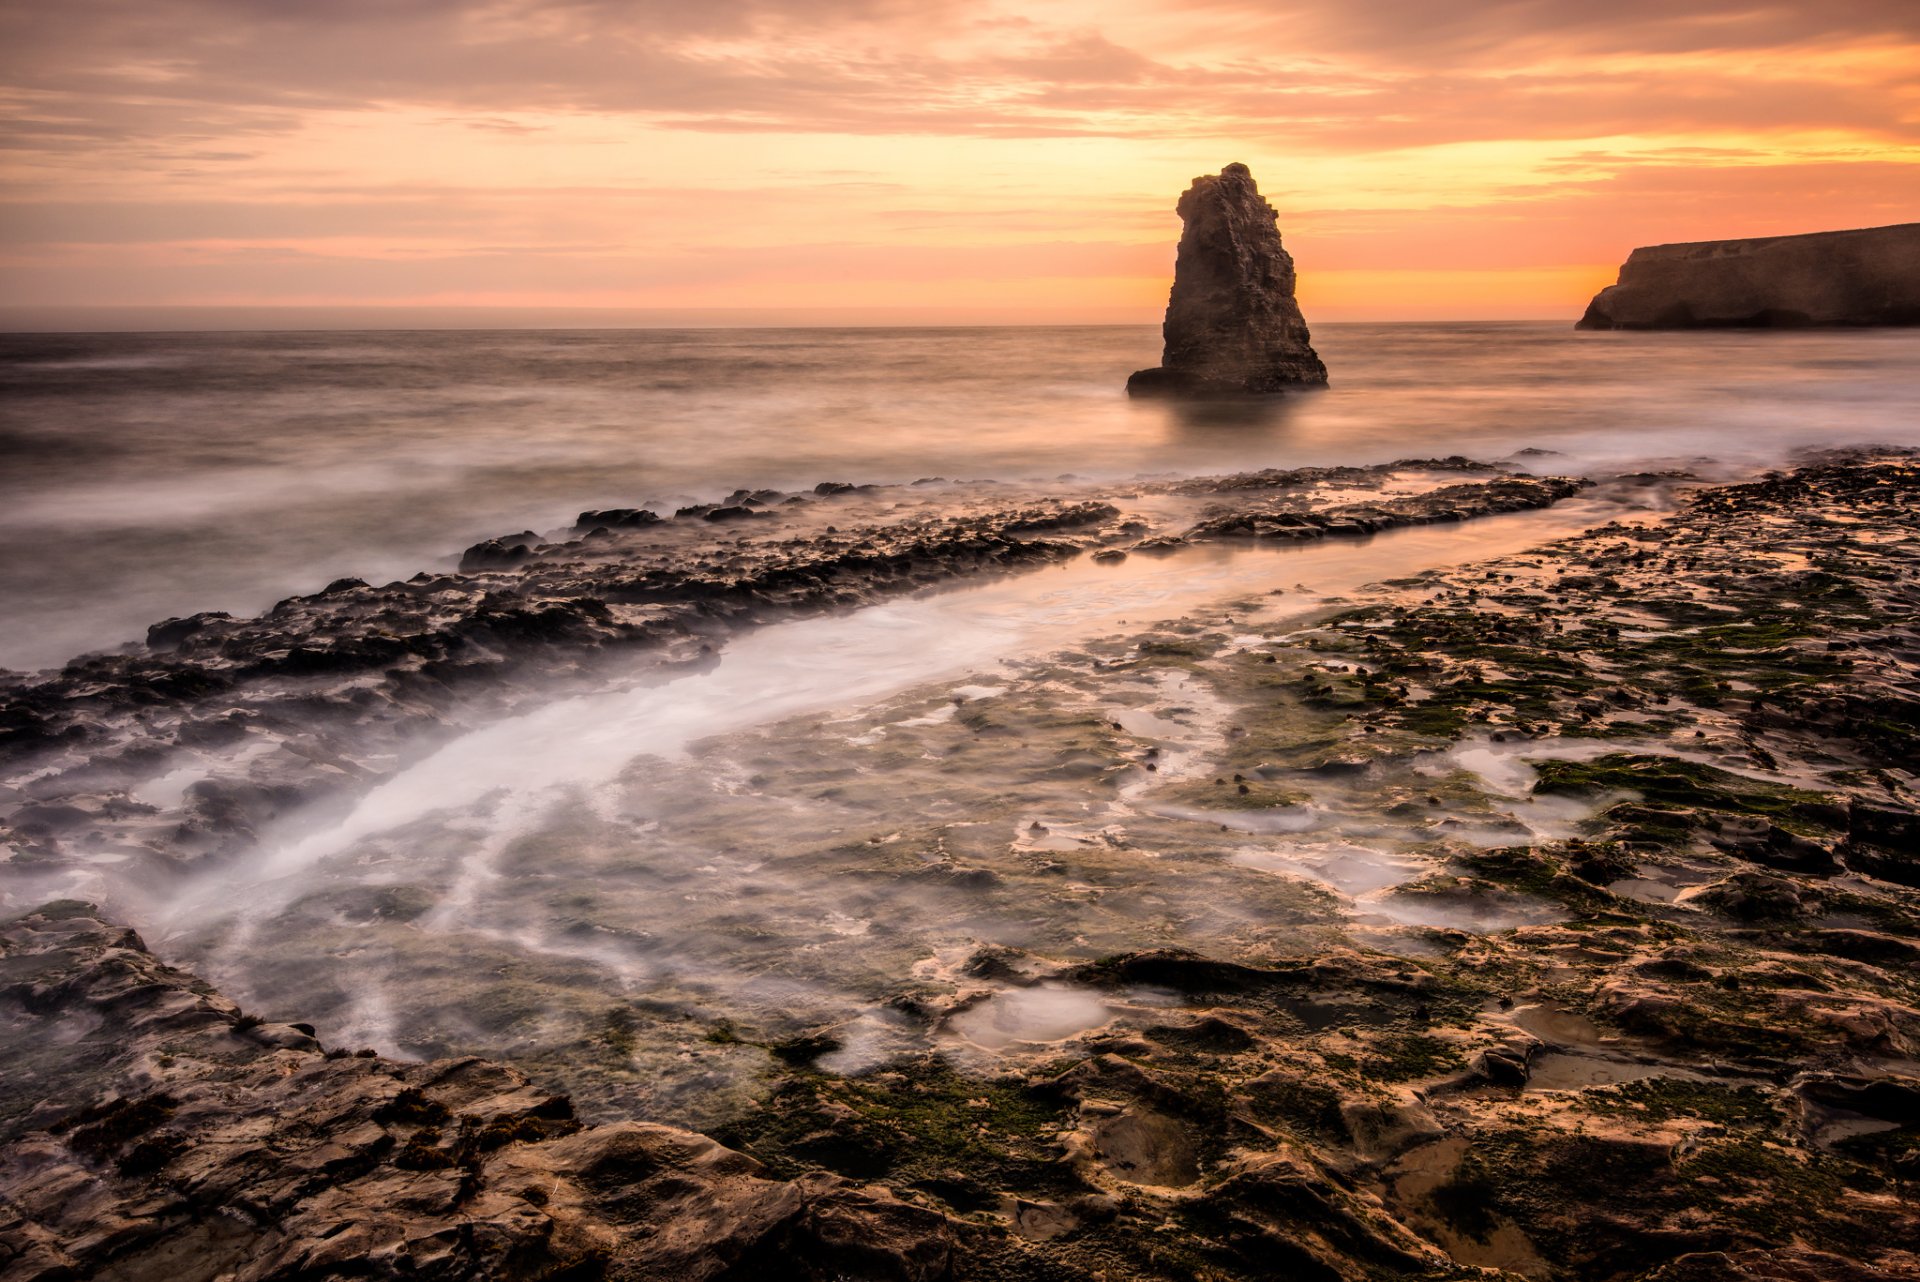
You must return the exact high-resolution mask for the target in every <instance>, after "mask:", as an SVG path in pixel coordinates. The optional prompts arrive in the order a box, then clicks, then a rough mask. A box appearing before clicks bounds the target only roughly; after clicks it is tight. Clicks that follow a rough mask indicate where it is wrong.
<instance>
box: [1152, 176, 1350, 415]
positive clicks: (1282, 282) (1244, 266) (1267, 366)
mask: <svg viewBox="0 0 1920 1282" xmlns="http://www.w3.org/2000/svg"><path fill="white" fill-rule="evenodd" d="M1179 213H1180V220H1181V223H1182V224H1183V228H1182V231H1181V233H1180V250H1179V256H1178V257H1177V259H1176V260H1175V262H1174V268H1173V293H1172V296H1171V297H1170V298H1169V299H1168V301H1167V319H1166V325H1165V334H1166V351H1165V353H1164V355H1162V357H1161V360H1160V364H1159V366H1158V367H1156V368H1154V369H1143V370H1140V371H1138V372H1136V373H1135V374H1134V375H1133V376H1132V377H1131V378H1129V379H1128V380H1127V393H1128V395H1131V396H1245V395H1264V394H1269V393H1274V392H1283V391H1286V390H1287V389H1289V388H1297V387H1320V386H1324V385H1325V384H1326V381H1327V367H1326V366H1325V365H1324V364H1323V363H1322V362H1321V360H1320V356H1319V354H1318V353H1317V352H1315V351H1314V350H1313V344H1312V342H1311V341H1310V338H1309V335H1308V333H1307V322H1306V318H1305V317H1304V316H1302V315H1301V314H1300V305H1299V304H1298V303H1297V302H1295V301H1294V297H1293V288H1294V274H1293V257H1292V255H1290V254H1288V253H1287V251H1286V249H1285V248H1284V247H1283V246H1282V245H1281V243H1280V227H1279V220H1278V218H1277V216H1276V215H1275V213H1274V210H1273V206H1272V205H1270V204H1268V203H1267V202H1266V201H1265V200H1264V199H1262V197H1261V195H1260V192H1259V189H1258V188H1257V187H1255V186H1254V183H1253V175H1252V174H1251V173H1249V172H1248V170H1247V167H1246V166H1245V165H1240V164H1233V165H1228V166H1227V167H1226V168H1225V169H1222V170H1221V171H1220V172H1219V174H1218V175H1203V176H1201V177H1199V178H1196V179H1194V180H1193V186H1191V187H1189V188H1187V190H1186V192H1185V194H1183V195H1182V196H1181V197H1180V204H1179Z"/></svg>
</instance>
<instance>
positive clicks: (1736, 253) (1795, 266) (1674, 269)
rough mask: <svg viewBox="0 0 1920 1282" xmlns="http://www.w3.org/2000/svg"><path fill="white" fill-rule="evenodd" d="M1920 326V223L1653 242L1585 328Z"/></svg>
mask: <svg viewBox="0 0 1920 1282" xmlns="http://www.w3.org/2000/svg"><path fill="white" fill-rule="evenodd" d="M1808 325H1920V223H1902V224H1900V225H1898V226H1893V227H1868V228H1862V229H1860V230H1858V231H1829V232H1814V233H1811V234H1808V235H1804V236H1762V237H1757V238H1754V239H1751V240H1705V241H1695V242H1691V243H1688V244H1680V245H1651V246H1646V247H1643V248H1640V249H1636V250H1634V251H1633V253H1632V254H1631V255H1629V256H1628V258H1627V261H1626V264H1625V265H1624V266H1622V267H1621V269H1620V280H1619V283H1617V284H1614V285H1609V286H1607V287H1606V288H1605V289H1603V290H1601V291H1600V292H1599V293H1598V294H1596V295H1595V296H1594V299H1593V301H1592V302H1591V303H1589V304H1588V305H1587V311H1586V315H1585V316H1583V317H1581V319H1580V322H1579V324H1578V326H1577V327H1576V328H1579V329H1730V328H1741V329H1753V328H1769V327H1797V326H1808Z"/></svg>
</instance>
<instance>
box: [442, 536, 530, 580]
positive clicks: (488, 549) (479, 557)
mask: <svg viewBox="0 0 1920 1282" xmlns="http://www.w3.org/2000/svg"><path fill="white" fill-rule="evenodd" d="M539 541H540V536H539V535H537V534H535V533H534V532H533V531H532V530H528V531H526V532H525V533H522V534H515V535H510V536H508V537H507V538H504V539H486V540H484V541H483V542H480V543H476V544H474V545H473V546H472V547H470V548H468V549H467V550H466V551H465V552H464V553H462V554H461V557H460V570H461V572H462V573H467V574H470V573H472V572H473V571H475V570H504V569H506V568H508V567H509V566H515V565H519V564H520V563H521V562H522V561H528V560H531V559H532V558H533V548H534V545H535V544H537V543H539Z"/></svg>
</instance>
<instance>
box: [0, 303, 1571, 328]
mask: <svg viewBox="0 0 1920 1282" xmlns="http://www.w3.org/2000/svg"><path fill="white" fill-rule="evenodd" d="M509 318H512V319H511V322H509ZM1161 319H1162V318H1161V315H1160V314H1159V313H1158V312H1157V311H1156V312H1155V313H1154V314H1151V315H1146V316H1143V315H1140V314H1139V313H1138V311H1137V310H1136V309H1133V308H1060V309H1053V308H1044V309H1043V308H964V307H855V308H835V307H604V306H602V307H594V306H582V307H576V306H558V307H556V306H537V305H536V306H523V305H515V304H435V303H395V304H304V303H258V304H253V303H243V304H224V303H154V304H115V303H98V304H91V303H79V304H58V305H51V306H34V305H31V304H28V305H20V304H12V305H6V306H0V333H7V334H109V333H118V334H142V333H246V332H261V331H267V332H288V333H300V332H325V331H362V332H382V331H421V332H428V331H443V332H450V331H460V330H476V331H485V330H617V329H634V330H642V329H652V330H676V329H683V330H701V329H712V330H720V329H1135V328H1157V327H1159V325H1160V324H1161ZM1575 319H1577V317H1568V316H1565V315H1564V314H1562V313H1554V314H1542V315H1532V316H1529V315H1506V316H1472V315H1465V316H1461V315H1452V316H1446V315H1423V316H1364V315H1363V316H1350V315H1340V316H1335V317H1331V318H1328V319H1325V320H1322V321H1317V322H1313V323H1314V324H1317V325H1326V326H1334V325H1392V324H1409V325H1417V324H1483V325H1499V324H1509V325H1520V324H1541V323H1553V322H1556V321H1560V320H1564V321H1565V323H1567V324H1569V325H1571V324H1572V323H1573V321H1574V320H1575ZM383 322H384V323H383ZM610 322H611V323H610Z"/></svg>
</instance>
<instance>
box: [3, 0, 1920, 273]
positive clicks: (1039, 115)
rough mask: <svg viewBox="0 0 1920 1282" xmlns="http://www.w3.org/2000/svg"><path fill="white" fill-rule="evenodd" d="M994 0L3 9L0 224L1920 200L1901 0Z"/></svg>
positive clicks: (1501, 224) (1474, 217)
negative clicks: (1227, 172)
mask: <svg viewBox="0 0 1920 1282" xmlns="http://www.w3.org/2000/svg"><path fill="white" fill-rule="evenodd" d="M1015 3H1016V0H967V3H961V2H960V0H710V2H707V3H701V4H687V3H685V2H684V0H675V2H673V3H668V2H667V0H637V2H635V0H275V2H273V3H262V2H261V0H65V2H63V3H61V4H57V5H53V4H48V5H29V4H14V5H0V115H4V117H5V120H6V123H5V125H4V127H0V169H3V170H4V172H5V174H6V176H7V179H8V196H7V198H6V199H5V200H4V202H0V249H4V250H5V251H6V253H7V256H8V260H9V262H10V264H11V265H10V266H8V267H7V268H6V270H7V272H8V273H10V276H9V279H11V280H12V281H13V282H14V283H15V284H17V285H19V286H20V287H23V288H24V287H27V286H29V285H30V286H31V288H32V289H33V290H35V291H37V292H38V293H39V294H40V295H43V296H45V297H48V298H60V297H62V296H63V295H62V290H63V288H65V289H67V290H68V291H69V292H70V293H73V294H74V296H76V297H78V296H79V295H80V294H81V293H87V294H88V296H89V297H91V296H92V295H93V294H97V293H100V292H101V291H109V292H110V291H111V290H112V289H114V288H124V289H129V290H130V289H134V288H135V287H136V285H137V287H138V288H139V289H140V290H143V291H145V292H144V293H143V294H142V297H153V298H158V297H161V296H162V295H163V294H165V293H166V292H167V291H174V292H175V293H176V294H178V295H179V296H180V297H182V298H189V297H218V298H222V299H226V298H232V297H236V296H239V295H240V294H242V293H244V292H245V291H246V290H247V289H248V288H251V289H253V290H254V293H255V295H257V296H258V297H262V298H265V297H270V296H273V293H274V291H276V290H283V291H288V292H292V293H298V294H300V295H301V296H315V295H316V291H318V290H321V286H320V284H318V283H316V282H318V281H319V278H320V274H321V273H323V272H331V273H332V274H333V278H334V281H335V286H334V287H332V289H333V292H330V293H327V295H326V296H327V297H329V298H332V297H335V296H337V295H338V294H339V292H340V282H347V283H348V286H349V287H350V288H359V289H361V290H362V291H363V292H365V293H366V294H368V295H369V296H380V297H389V296H401V295H404V294H405V293H406V292H407V291H408V290H423V291H432V292H439V293H445V292H446V291H448V290H451V289H454V288H455V285H454V284H452V283H451V282H453V281H454V280H455V279H456V277H457V275H458V273H459V272H462V271H465V272H470V273H472V274H473V276H474V279H475V280H482V279H484V280H486V281H488V282H491V283H490V284H489V285H488V286H487V289H488V290H489V291H491V292H492V293H501V292H511V291H513V290H516V289H523V290H535V289H539V290H543V291H545V293H546V294H551V293H552V292H553V291H554V290H561V289H581V290H585V289H598V288H620V289H628V290H632V291H638V292H640V293H644V292H645V291H647V290H649V289H656V288H666V287H669V286H670V287H671V288H674V289H682V288H686V289H692V288H696V287H698V285H699V282H700V281H701V280H706V281H708V282H710V283H715V287H716V288H718V287H719V284H718V283H716V282H720V283H725V284H726V285H727V287H729V288H732V287H734V285H735V283H736V278H735V277H734V276H733V275H732V274H728V275H726V277H725V281H724V282H721V277H719V276H716V275H715V274H714V264H715V263H716V262H720V261H729V260H730V261H737V262H741V263H748V264H751V265H752V268H753V270H755V271H759V272H762V273H766V274H768V278H769V279H778V280H781V281H783V282H786V283H788V284H791V283H792V282H791V281H789V280H788V279H787V277H785V276H783V275H782V272H781V268H780V266H779V255H778V252H777V251H778V250H779V249H780V248H781V247H791V246H812V247H815V248H812V249H807V250H806V251H805V256H810V257H809V259H808V260H809V261H820V262H830V263H831V264H832V265H833V270H835V271H845V272H850V273H854V274H855V275H856V276H859V275H860V274H861V273H865V274H867V275H868V276H875V274H877V273H885V272H907V273H913V274H915V275H914V278H915V279H918V280H921V281H923V282H926V283H927V287H928V288H934V287H936V286H939V285H940V283H941V282H951V281H952V280H953V279H955V276H954V274H953V272H951V271H948V270H947V268H946V267H945V266H943V262H952V263H958V264H962V265H963V266H965V272H971V273H972V274H973V277H974V278H983V277H980V273H981V272H984V271H986V270H987V269H986V268H985V267H983V266H981V265H980V264H983V263H986V262H987V261H989V260H992V261H993V262H995V263H997V264H999V266H996V267H994V268H993V269H992V270H994V271H999V270H1001V269H1002V268H1005V269H1007V270H1011V269H1012V268H1013V266H1017V265H1018V264H1020V263H1031V264H1039V263H1042V262H1044V261H1045V260H1046V259H1047V258H1048V256H1049V255H1051V256H1052V257H1053V258H1055V259H1056V260H1058V261H1060V262H1062V263H1065V264H1069V265H1071V267H1072V269H1073V271H1075V272H1080V273H1085V274H1089V279H1091V278H1092V277H1093V276H1102V277H1103V278H1104V277H1105V276H1106V275H1111V273H1112V272H1113V271H1117V270H1120V269H1121V268H1120V267H1119V266H1116V264H1120V265H1127V264H1131V265H1130V266H1125V270H1128V271H1138V272H1141V273H1142V274H1143V278H1144V277H1145V276H1150V275H1152V274H1154V273H1157V272H1159V271H1161V270H1163V266H1162V265H1158V264H1157V260H1156V261H1148V260H1147V259H1145V258H1142V257H1140V256H1139V254H1138V252H1137V249H1138V247H1140V246H1146V245H1153V244H1156V243H1159V244H1163V247H1164V241H1165V239H1166V238H1167V237H1168V236H1169V235H1170V233H1171V230H1172V227H1171V221H1170V217H1169V214H1168V207H1169V206H1170V204H1171V201H1172V198H1173V195H1174V194H1175V193H1176V192H1177V190H1178V187H1179V185H1180V184H1182V183H1184V181H1185V180H1186V179H1187V178H1188V177H1190V176H1191V175H1192V174H1194V173H1197V172H1200V171H1201V170H1202V169H1207V170H1211V169H1216V168H1218V166H1219V165H1220V164H1221V163H1223V162H1224V161H1226V160H1229V159H1244V160H1247V161H1249V162H1251V163H1255V166H1256V171H1257V172H1259V173H1260V174H1261V176H1262V179H1263V181H1264V183H1265V187H1266V190H1268V192H1269V194H1270V195H1271V196H1272V197H1273V198H1274V199H1275V200H1276V203H1278V204H1280V205H1281V206H1282V207H1283V209H1285V211H1286V213H1287V226H1288V227H1289V228H1290V229H1292V230H1290V231H1289V236H1290V238H1292V239H1293V240H1294V241H1295V243H1297V244H1300V245H1302V246H1308V247H1310V248H1309V249H1307V251H1306V252H1304V253H1303V261H1309V262H1310V261H1312V260H1313V258H1314V257H1315V256H1318V258H1319V260H1320V261H1321V262H1322V263H1324V264H1327V265H1329V268H1330V269H1333V270H1342V271H1361V270H1389V269H1392V270H1399V269H1404V270H1412V267H1413V265H1414V264H1419V263H1423V262H1431V261H1432V260H1433V259H1434V258H1436V257H1445V256H1448V255H1451V256H1452V258H1453V259H1455V260H1457V261H1458V262H1460V263H1463V264H1465V263H1471V264H1476V265H1478V266H1481V267H1485V268H1487V269H1489V270H1491V269H1492V268H1493V267H1496V266H1501V265H1503V264H1504V265H1506V266H1510V267H1519V266H1525V267H1528V268H1529V269H1532V268H1534V267H1540V266H1559V265H1566V264H1592V263H1596V262H1603V261H1617V259H1618V257H1619V255H1620V252H1621V251H1622V250H1623V249H1624V248H1625V247H1627V246H1626V245H1623V244H1622V243H1621V242H1622V241H1623V240H1626V239H1627V238H1629V237H1637V238H1652V239H1662V238H1668V239H1670V238H1673V236H1674V235H1676V234H1680V231H1681V229H1685V234H1688V235H1691V234H1696V233H1697V234H1738V232H1737V231H1735V230H1731V229H1734V228H1746V227H1752V226H1754V225H1755V224H1756V223H1759V222H1769V221H1770V222H1772V223H1778V224H1782V225H1783V226H1771V225H1769V226H1767V227H1766V230H1781V229H1790V227H1792V226H1798V225H1803V224H1814V225H1823V226H1831V225H1842V224H1845V223H1847V222H1849V221H1898V220H1899V219H1900V217H1901V216H1902V211H1903V210H1905V211H1907V216H1914V215H1920V200H1917V198H1920V191H1917V190H1916V183H1915V181H1914V175H1915V174H1916V173H1920V163H1917V162H1920V5H1916V4H1914V3H1913V0H1830V3H1827V4H1824V5H1821V6H1818V7H1815V6H1808V5H1804V4H1798V3H1791V4H1789V3H1752V2H1750V0H1749V2H1741V0H1695V2H1694V3H1689V4H1685V5H1674V4H1673V3H1671V0H1615V3H1613V4H1610V5H1607V6H1597V5H1593V4H1591V3H1589V2H1588V0H1457V2H1456V3H1452V4H1448V5H1435V4H1432V3H1431V2H1430V0H1417V2H1416V0H1366V2H1363V3H1354V2H1352V0H1177V2H1176V0H1017V8H1016V7H1013V6H1014V4H1015ZM1716 229H1719V230H1716ZM1069 245H1071V246H1076V248H1073V249H1066V248H1062V247H1063V246H1069ZM819 246H838V247H839V248H836V249H834V250H833V251H832V252H831V253H829V252H828V251H826V250H821V249H818V247H819ZM856 246H864V247H865V248H866V249H867V250H868V251H870V252H868V253H866V254H865V255H862V254H860V253H856V252H854V248H855V247H856ZM791 252H793V253H795V254H800V252H801V251H791ZM942 253H944V254H945V255H947V257H946V258H945V259H943V258H942V257H941V255H942ZM1023 254H1024V255H1027V256H1026V257H1024V258H1023V257H1022V255H1023ZM823 255H824V257H823ZM573 258H578V259H579V260H580V261H581V262H582V263H583V264H589V265H590V264H593V263H598V264H599V265H600V267H599V271H598V284H596V283H595V273H594V271H593V270H591V269H590V268H588V267H583V269H582V270H581V271H580V272H578V273H575V272H574V271H573V270H572V268H571V267H570V266H566V265H565V264H566V263H568V262H570V261H571V260H572V259H573ZM508 259H513V260H516V261H521V262H524V263H525V264H526V267H525V269H524V270H521V269H519V268H511V269H509V267H508V266H506V265H505V264H506V260H508ZM263 262H271V263H273V264H278V265H279V266H277V267H276V268H275V269H274V271H266V270H262V269H261V268H260V264H262V263H263ZM676 264H678V266H676ZM967 264H972V265H971V266H966V265H967ZM629 266H631V267H632V270H628V267H629ZM682 267H685V268H686V270H687V272H691V273H692V274H691V275H688V274H686V273H685V272H683V271H682V270H681V268H682ZM702 272H705V273H706V274H705V275H704V276H703V275H701V273H702ZM249 273H252V274H251V275H249ZM963 274H965V273H963ZM875 278H876V279H877V276H875ZM63 280H64V281H66V282H67V285H66V286H64V287H63V286H62V285H61V281H63ZM542 280H544V281H546V282H548V284H546V285H540V284H538V282H539V281H542ZM116 281H117V282H120V283H119V285H116V284H115V282H116ZM249 281H251V285H249V284H248V282H249ZM195 282H198V284H196V283H195ZM355 282H358V284H357V285H356V284H354V283H355ZM828 287H829V286H823V288H828ZM89 291H91V292H90V293H89ZM1149 292H1150V291H1149ZM642 301H643V300H642ZM677 301H684V300H677Z"/></svg>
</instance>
